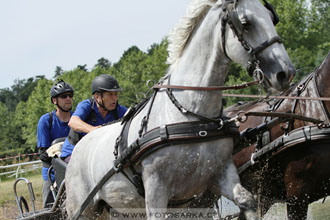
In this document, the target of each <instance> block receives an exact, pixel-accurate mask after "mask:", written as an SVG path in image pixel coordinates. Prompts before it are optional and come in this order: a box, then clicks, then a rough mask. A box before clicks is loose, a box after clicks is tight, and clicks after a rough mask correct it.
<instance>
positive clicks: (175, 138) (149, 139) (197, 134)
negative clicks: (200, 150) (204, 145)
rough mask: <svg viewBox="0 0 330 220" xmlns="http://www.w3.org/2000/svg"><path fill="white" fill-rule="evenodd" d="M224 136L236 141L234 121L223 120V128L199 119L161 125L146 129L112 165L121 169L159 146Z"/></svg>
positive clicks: (236, 134)
mask: <svg viewBox="0 0 330 220" xmlns="http://www.w3.org/2000/svg"><path fill="white" fill-rule="evenodd" d="M165 134H166V135H165ZM224 137H234V138H236V139H235V140H236V141H238V137H239V132H238V129H237V127H236V124H235V123H232V122H228V121H225V122H224V125H223V128H222V126H221V125H219V124H218V123H214V122H200V121H195V122H182V123H176V124H169V125H163V126H160V127H157V128H155V129H152V130H150V131H148V132H147V133H145V134H144V135H143V137H142V138H139V139H137V140H136V141H135V142H133V143H132V144H131V145H130V146H128V147H127V148H126V149H125V150H124V151H123V152H122V153H121V154H120V155H119V157H118V158H117V160H115V162H114V165H115V167H116V168H118V169H121V168H123V167H124V166H125V167H127V166H128V165H131V164H134V163H138V160H141V159H142V158H143V157H145V156H147V155H148V154H150V153H151V152H153V151H155V150H157V149H159V148H161V147H165V146H169V145H174V144H182V143H188V142H194V143H196V142H205V141H208V140H215V139H220V138H224ZM155 146H156V147H155Z"/></svg>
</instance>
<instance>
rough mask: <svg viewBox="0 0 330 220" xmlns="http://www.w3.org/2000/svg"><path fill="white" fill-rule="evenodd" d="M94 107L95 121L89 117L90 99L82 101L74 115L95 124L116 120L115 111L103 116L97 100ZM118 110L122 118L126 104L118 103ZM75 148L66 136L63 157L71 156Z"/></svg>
mask: <svg viewBox="0 0 330 220" xmlns="http://www.w3.org/2000/svg"><path fill="white" fill-rule="evenodd" d="M93 109H94V111H95V116H96V118H95V119H96V120H95V121H92V119H91V118H88V117H89V115H90V114H91V111H92V102H91V100H90V99H86V100H84V101H82V102H80V103H79V104H78V106H77V108H76V110H75V112H74V113H73V115H72V116H78V117H79V118H80V119H81V120H83V121H84V122H86V123H88V124H90V125H93V126H98V125H103V124H105V123H108V122H111V121H114V120H116V118H115V116H114V112H113V111H109V112H108V114H107V115H106V116H105V118H103V117H102V115H101V113H100V112H99V109H98V108H97V104H96V102H94V103H93ZM116 110H117V116H118V118H122V117H123V116H124V115H125V113H126V111H127V108H126V107H125V106H122V105H119V104H117V107H116ZM86 120H88V121H86ZM80 134H81V135H82V136H85V135H86V133H83V132H81V133H80ZM73 148H74V145H72V144H70V142H69V140H68V138H66V139H65V141H64V144H63V146H62V151H61V157H63V158H64V157H68V156H70V155H71V154H72V151H73Z"/></svg>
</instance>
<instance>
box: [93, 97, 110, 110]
mask: <svg viewBox="0 0 330 220" xmlns="http://www.w3.org/2000/svg"><path fill="white" fill-rule="evenodd" d="M100 93H101V103H99V102H98V100H97V99H96V100H95V101H96V102H97V104H98V105H99V106H100V107H101V108H103V110H104V111H107V112H109V111H110V110H108V109H107V108H106V107H105V106H104V103H103V92H100Z"/></svg>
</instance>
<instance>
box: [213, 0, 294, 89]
mask: <svg viewBox="0 0 330 220" xmlns="http://www.w3.org/2000/svg"><path fill="white" fill-rule="evenodd" d="M263 1H264V4H265V5H263V4H262V3H261V2H260V1H259V0H222V1H219V3H220V5H221V7H222V8H223V10H224V13H223V14H222V48H223V50H224V53H225V55H226V56H227V58H228V59H230V60H232V61H234V62H236V63H240V64H242V65H243V66H245V67H246V68H247V70H248V72H249V74H250V75H252V76H254V77H257V78H258V77H263V76H264V77H263V78H264V79H263V82H264V84H263V85H264V88H265V89H266V90H269V89H270V88H274V89H276V90H278V91H282V90H285V89H287V88H288V87H289V84H290V82H291V80H292V78H293V77H294V75H295V72H296V71H295V68H294V66H293V64H292V63H291V60H290V58H289V56H288V54H287V52H286V50H285V48H284V46H283V44H282V40H281V38H280V37H279V36H278V34H277V32H276V30H275V25H276V23H277V22H278V21H279V19H278V16H277V14H276V11H275V10H274V8H273V7H272V6H271V5H270V4H269V3H268V2H267V1H266V0H263ZM258 68H260V69H261V71H262V73H263V74H260V73H261V72H260V71H256V69H258ZM262 75H263V76H262Z"/></svg>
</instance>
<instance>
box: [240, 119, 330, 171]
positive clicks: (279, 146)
mask: <svg viewBox="0 0 330 220" xmlns="http://www.w3.org/2000/svg"><path fill="white" fill-rule="evenodd" d="M319 140H322V141H323V140H325V141H329V140H330V125H328V127H324V128H319V127H317V126H305V127H301V128H298V129H296V130H294V131H292V132H290V133H288V135H286V136H283V135H282V136H280V137H279V138H277V139H275V140H274V141H272V142H270V143H269V144H267V145H266V146H264V147H263V148H261V149H260V150H258V151H257V152H256V153H253V154H252V155H251V160H249V161H248V162H246V163H245V164H243V165H242V166H240V167H239V168H238V169H237V171H238V173H239V174H240V173H242V172H243V171H244V170H246V169H247V168H248V167H250V166H251V165H253V164H254V162H255V161H254V160H255V159H258V158H259V157H261V156H263V155H265V154H269V153H272V152H273V154H274V155H275V154H278V153H280V152H282V151H283V150H284V149H287V148H289V147H291V146H296V145H297V144H301V143H305V142H307V141H319Z"/></svg>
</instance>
